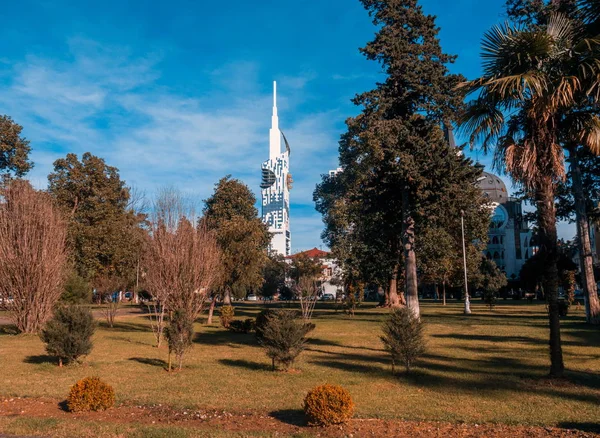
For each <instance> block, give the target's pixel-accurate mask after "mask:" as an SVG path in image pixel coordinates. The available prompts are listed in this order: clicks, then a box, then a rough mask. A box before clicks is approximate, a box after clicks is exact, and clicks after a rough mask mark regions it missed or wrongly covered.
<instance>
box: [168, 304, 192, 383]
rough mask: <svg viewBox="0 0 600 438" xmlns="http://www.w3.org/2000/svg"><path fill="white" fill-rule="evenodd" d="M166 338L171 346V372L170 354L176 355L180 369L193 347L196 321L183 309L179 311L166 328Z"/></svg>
mask: <svg viewBox="0 0 600 438" xmlns="http://www.w3.org/2000/svg"><path fill="white" fill-rule="evenodd" d="M165 338H166V340H167V343H168V344H169V371H171V358H170V354H171V353H173V354H175V358H176V359H177V363H178V366H179V369H181V367H182V365H183V356H184V354H185V352H186V351H187V350H188V349H189V348H190V347H191V346H192V341H193V338H194V321H193V319H192V318H191V317H190V316H189V315H188V314H187V312H185V311H184V310H182V309H178V310H176V311H175V312H173V314H172V315H171V319H170V321H169V326H168V327H165Z"/></svg>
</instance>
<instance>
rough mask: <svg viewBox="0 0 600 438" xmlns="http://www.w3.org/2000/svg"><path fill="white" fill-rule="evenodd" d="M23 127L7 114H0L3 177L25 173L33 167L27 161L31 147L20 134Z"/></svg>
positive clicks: (0, 153) (1, 170)
mask: <svg viewBox="0 0 600 438" xmlns="http://www.w3.org/2000/svg"><path fill="white" fill-rule="evenodd" d="M22 130H23V127H22V126H21V125H19V124H17V123H15V122H14V121H13V120H12V119H11V118H10V117H9V116H0V173H2V177H3V178H8V177H11V176H16V177H17V178H20V177H22V176H23V175H25V174H26V173H27V172H29V170H31V168H32V167H33V163H32V162H31V161H29V153H30V152H31V147H30V146H29V141H28V140H26V139H25V138H24V137H22V136H21V131H22Z"/></svg>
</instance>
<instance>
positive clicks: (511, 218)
mask: <svg viewBox="0 0 600 438" xmlns="http://www.w3.org/2000/svg"><path fill="white" fill-rule="evenodd" d="M478 184H479V187H480V188H481V190H482V191H483V193H484V195H485V196H486V197H487V198H489V200H490V201H491V202H492V205H493V206H494V212H493V215H492V220H491V222H490V229H489V231H488V238H489V240H488V245H487V248H486V249H485V255H486V257H487V258H488V259H490V260H494V262H496V264H497V265H498V267H499V268H500V270H502V271H503V272H504V273H505V274H506V277H507V278H508V279H509V280H511V279H516V278H518V277H519V272H520V271H521V267H522V266H523V264H524V263H525V261H526V260H527V259H528V258H529V257H531V256H532V255H533V248H532V246H531V235H532V232H531V229H530V228H529V224H528V223H527V221H525V220H524V219H523V210H522V206H521V201H519V200H517V199H515V198H511V197H510V196H509V194H508V190H507V188H506V184H504V182H503V181H502V180H501V179H500V178H499V177H498V176H496V175H493V174H491V173H488V172H483V175H482V178H481V180H480V181H479V183H478Z"/></svg>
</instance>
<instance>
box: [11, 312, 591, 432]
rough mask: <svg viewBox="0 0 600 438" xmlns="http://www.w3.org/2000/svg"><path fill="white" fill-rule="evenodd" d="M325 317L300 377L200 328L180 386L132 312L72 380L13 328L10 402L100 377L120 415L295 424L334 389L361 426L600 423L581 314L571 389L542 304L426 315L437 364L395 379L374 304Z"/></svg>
mask: <svg viewBox="0 0 600 438" xmlns="http://www.w3.org/2000/svg"><path fill="white" fill-rule="evenodd" d="M319 306H320V307H318V308H317V310H316V311H315V316H314V322H315V324H316V329H315V330H314V331H313V332H311V333H310V334H309V337H310V341H309V344H308V348H307V351H305V352H304V353H303V354H302V355H301V356H300V359H299V360H298V362H297V363H296V368H297V369H298V370H299V371H300V372H297V373H283V372H272V371H270V365H271V364H270V359H269V358H267V357H266V355H265V354H264V352H263V350H262V349H261V348H260V347H259V346H258V345H257V344H256V342H255V340H254V336H253V335H244V334H235V333H231V332H228V331H225V330H224V329H222V328H221V327H220V326H219V325H218V320H217V321H216V322H217V323H215V324H213V325H212V326H206V325H203V324H200V323H198V324H197V325H196V331H197V336H196V339H195V343H194V346H193V348H192V350H190V352H189V353H188V354H187V356H186V358H185V369H184V370H183V371H182V372H177V373H171V374H169V373H167V372H165V370H164V366H165V361H166V359H167V351H166V349H163V348H161V349H157V348H155V347H153V335H152V333H151V331H150V327H149V323H148V320H147V317H146V316H145V315H144V314H143V313H141V312H137V309H134V308H131V309H130V310H131V312H128V314H127V315H124V316H120V317H117V324H116V326H115V328H113V329H109V328H107V326H106V325H105V324H104V323H103V322H102V321H100V327H99V328H98V330H97V332H96V334H95V337H94V349H93V351H92V354H90V355H89V356H88V357H87V358H86V359H85V361H84V364H83V365H78V366H68V367H64V368H62V369H61V368H58V367H57V366H56V361H55V360H54V359H53V358H50V357H48V356H46V354H45V350H44V345H43V344H42V342H41V341H40V340H39V338H38V337H36V336H31V335H16V336H15V335H11V330H10V328H8V327H4V328H3V329H0V370H2V371H1V377H0V396H4V397H47V398H52V399H57V400H63V399H64V398H65V397H66V395H67V393H68V391H69V387H70V386H71V385H72V384H73V383H74V382H75V381H77V380H78V379H80V378H83V377H85V376H89V375H97V376H99V377H100V378H102V379H104V380H105V381H107V382H108V383H110V384H111V385H113V386H114V388H115V390H116V393H117V403H118V404H124V405H153V404H163V405H169V406H172V407H175V408H185V409H194V408H197V409H216V410H226V411H228V412H236V413H242V412H256V411H258V412H265V413H274V412H275V413H286V412H297V411H298V410H299V409H300V407H301V404H302V400H303V398H304V396H305V394H306V392H307V391H308V390H309V389H310V388H312V387H314V386H316V385H319V384H322V383H325V382H329V383H336V384H341V385H343V386H344V387H346V388H347V389H348V390H349V391H350V393H351V394H352V397H353V399H354V401H355V403H356V409H357V412H356V414H357V416H358V417H363V418H387V419H407V420H432V421H451V422H468V423H504V424H528V425H544V426H565V427H577V426H578V425H580V426H582V427H585V426H586V425H587V426H588V427H589V425H594V424H597V423H598V422H599V420H598V419H599V417H600V348H599V347H600V330H598V329H597V328H592V327H589V326H586V325H585V324H584V323H583V311H582V310H575V311H574V312H572V314H571V315H569V317H567V318H566V319H564V320H563V331H562V333H563V351H564V357H565V364H566V367H567V369H568V370H569V371H568V381H563V382H559V383H557V384H552V383H551V382H549V381H548V380H546V379H543V377H544V375H545V374H547V372H548V370H549V358H548V347H547V338H548V328H547V317H546V312H545V306H544V305H543V304H539V303H534V304H528V303H525V302H523V303H520V302H514V301H501V302H500V304H499V305H498V306H497V307H496V308H495V309H494V310H493V311H489V310H487V308H486V307H485V306H483V305H482V304H480V303H479V302H476V303H475V304H474V305H473V315H471V316H465V315H463V314H462V304H460V303H450V304H449V305H448V306H446V307H442V306H441V305H440V304H438V303H432V302H424V303H422V307H421V309H422V315H423V320H424V321H425V322H426V334H427V354H426V355H425V357H423V358H422V359H421V360H420V361H419V363H418V365H417V367H416V368H415V369H414V372H413V373H411V375H408V376H407V375H404V374H402V373H398V375H396V376H394V375H392V374H391V366H390V361H389V358H388V356H387V355H386V353H385V351H383V349H382V344H381V341H380V340H379V335H380V327H381V322H382V320H383V318H384V317H385V314H386V313H387V311H386V310H382V309H377V308H375V307H374V306H373V305H370V304H365V305H364V306H363V307H361V308H360V309H359V311H357V313H356V316H355V317H354V318H351V317H349V316H347V315H345V314H343V313H341V312H339V313H336V312H335V311H334V306H333V305H327V304H322V303H319ZM259 309H260V304H258V303H257V304H239V305H237V307H236V318H246V317H251V316H254V315H255V314H256V312H257V311H258V310H259ZM7 421H8V420H7V419H2V420H1V421H0V430H2V426H3V425H5V426H6V425H7V424H8V423H7ZM23 421H25V422H26V421H27V420H23ZM31 421H35V420H31ZM40 421H41V420H40ZM60 424H62V423H60ZM60 424H59V425H60ZM57 427H58V426H57ZM61 427H68V425H65V424H62V426H61ZM98 427H100V426H98ZM12 430H17V431H20V430H21V429H18V428H17V429H14V428H13V429H12ZM67 435H68V434H67ZM132 436H135V435H132ZM173 436H177V435H173ZM186 436H187V435H186Z"/></svg>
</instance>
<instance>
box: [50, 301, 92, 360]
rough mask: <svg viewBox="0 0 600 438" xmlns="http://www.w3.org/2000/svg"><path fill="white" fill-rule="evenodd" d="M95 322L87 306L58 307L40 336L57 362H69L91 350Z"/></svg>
mask: <svg viewBox="0 0 600 438" xmlns="http://www.w3.org/2000/svg"><path fill="white" fill-rule="evenodd" d="M95 330H96V323H95V321H94V318H93V317H92V312H90V310H89V309H88V308H87V307H80V306H73V305H71V306H66V307H59V308H58V309H56V311H55V312H54V316H53V317H52V319H51V320H50V321H48V322H47V323H46V326H45V327H44V329H43V330H42V332H41V333H40V338H41V339H42V341H43V342H45V343H46V351H47V352H48V354H50V355H52V356H56V357H58V361H59V362H58V364H59V366H62V364H63V362H64V363H70V362H73V361H76V360H78V359H79V358H80V357H81V356H84V355H87V354H89V353H90V351H92V346H93V345H92V335H93V334H94V331H95Z"/></svg>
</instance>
